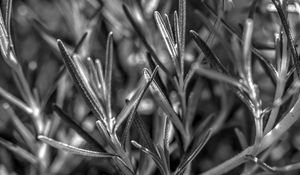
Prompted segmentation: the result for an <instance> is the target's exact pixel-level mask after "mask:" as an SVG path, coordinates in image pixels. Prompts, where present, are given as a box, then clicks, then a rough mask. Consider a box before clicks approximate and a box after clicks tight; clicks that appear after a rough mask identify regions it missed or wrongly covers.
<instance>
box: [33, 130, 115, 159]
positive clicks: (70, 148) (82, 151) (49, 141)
mask: <svg viewBox="0 0 300 175" xmlns="http://www.w3.org/2000/svg"><path fill="white" fill-rule="evenodd" d="M38 139H39V140H41V141H42V142H45V143H47V144H48V145H50V146H52V147H54V148H56V149H59V150H63V151H67V152H70V153H72V154H77V155H81V156H87V157H98V158H112V157H114V156H116V155H113V154H109V153H104V152H98V151H91V150H86V149H82V148H77V147H74V146H71V145H68V144H66V143H62V142H59V141H56V140H53V139H51V138H49V137H46V136H43V135H39V136H38Z"/></svg>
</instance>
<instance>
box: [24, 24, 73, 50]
mask: <svg viewBox="0 0 300 175" xmlns="http://www.w3.org/2000/svg"><path fill="white" fill-rule="evenodd" d="M30 22H31V24H32V26H33V28H34V29H35V30H36V31H37V33H38V34H39V35H40V36H41V38H42V39H43V40H44V41H45V42H46V44H48V45H49V46H50V48H51V50H52V51H53V52H54V54H56V55H57V56H60V51H59V49H58V48H57V41H56V39H55V38H54V37H53V35H52V33H51V32H50V31H48V30H47V28H46V26H45V25H44V24H42V22H41V21H40V20H38V19H31V20H30ZM64 46H65V48H66V50H67V51H68V52H69V53H72V52H73V51H74V49H73V48H72V47H71V46H69V45H67V44H64Z"/></svg>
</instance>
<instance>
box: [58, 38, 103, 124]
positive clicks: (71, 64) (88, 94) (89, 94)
mask: <svg viewBox="0 0 300 175" xmlns="http://www.w3.org/2000/svg"><path fill="white" fill-rule="evenodd" d="M57 44H58V47H59V49H60V52H61V54H62V56H63V59H64V63H65V65H66V67H67V69H68V71H69V72H70V74H71V77H72V79H73V81H74V82H75V84H76V85H77V86H78V88H79V90H80V92H81V95H82V96H83V98H84V99H85V101H86V103H87V104H88V106H89V107H90V109H91V110H92V111H93V113H94V114H95V115H96V116H97V118H98V119H100V120H102V121H103V120H104V118H105V113H104V110H103V108H102V104H101V103H100V102H99V101H98V99H97V98H96V96H95V94H94V92H93V91H92V90H91V87H90V85H89V84H88V80H87V77H86V76H85V75H84V74H83V72H82V71H80V69H79V67H78V66H77V65H76V63H75V61H74V60H73V58H71V56H70V55H69V54H68V52H67V51H66V49H65V47H64V44H63V43H62V41H60V40H58V41H57Z"/></svg>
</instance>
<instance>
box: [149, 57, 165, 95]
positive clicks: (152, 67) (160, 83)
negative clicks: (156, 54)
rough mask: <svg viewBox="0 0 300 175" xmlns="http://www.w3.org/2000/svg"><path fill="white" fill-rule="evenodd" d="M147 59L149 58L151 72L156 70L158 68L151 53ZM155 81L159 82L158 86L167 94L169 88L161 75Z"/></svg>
mask: <svg viewBox="0 0 300 175" xmlns="http://www.w3.org/2000/svg"><path fill="white" fill-rule="evenodd" d="M146 58H147V61H148V64H149V67H150V70H154V69H155V67H156V64H155V62H154V60H153V59H152V56H151V54H150V53H149V52H147V53H146ZM154 80H155V81H156V82H157V84H158V85H159V87H160V88H161V90H162V91H163V93H165V94H167V87H166V86H165V84H164V83H163V81H162V78H161V76H160V74H159V73H157V75H156V76H155V77H154Z"/></svg>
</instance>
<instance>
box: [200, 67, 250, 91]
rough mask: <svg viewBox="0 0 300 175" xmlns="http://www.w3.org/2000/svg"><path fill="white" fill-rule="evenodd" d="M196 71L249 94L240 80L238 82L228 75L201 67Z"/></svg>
mask: <svg viewBox="0 0 300 175" xmlns="http://www.w3.org/2000/svg"><path fill="white" fill-rule="evenodd" d="M195 69H196V72H197V73H198V74H200V75H202V76H205V77H207V78H210V79H214V80H218V81H221V82H224V83H228V84H230V85H232V86H235V87H237V88H239V89H241V90H243V91H246V92H247V88H246V87H245V86H244V85H243V84H242V83H240V82H239V81H238V80H236V79H234V78H232V77H230V76H228V75H225V74H222V73H219V72H217V71H214V70H210V69H206V68H203V67H201V66H196V67H195Z"/></svg>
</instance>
